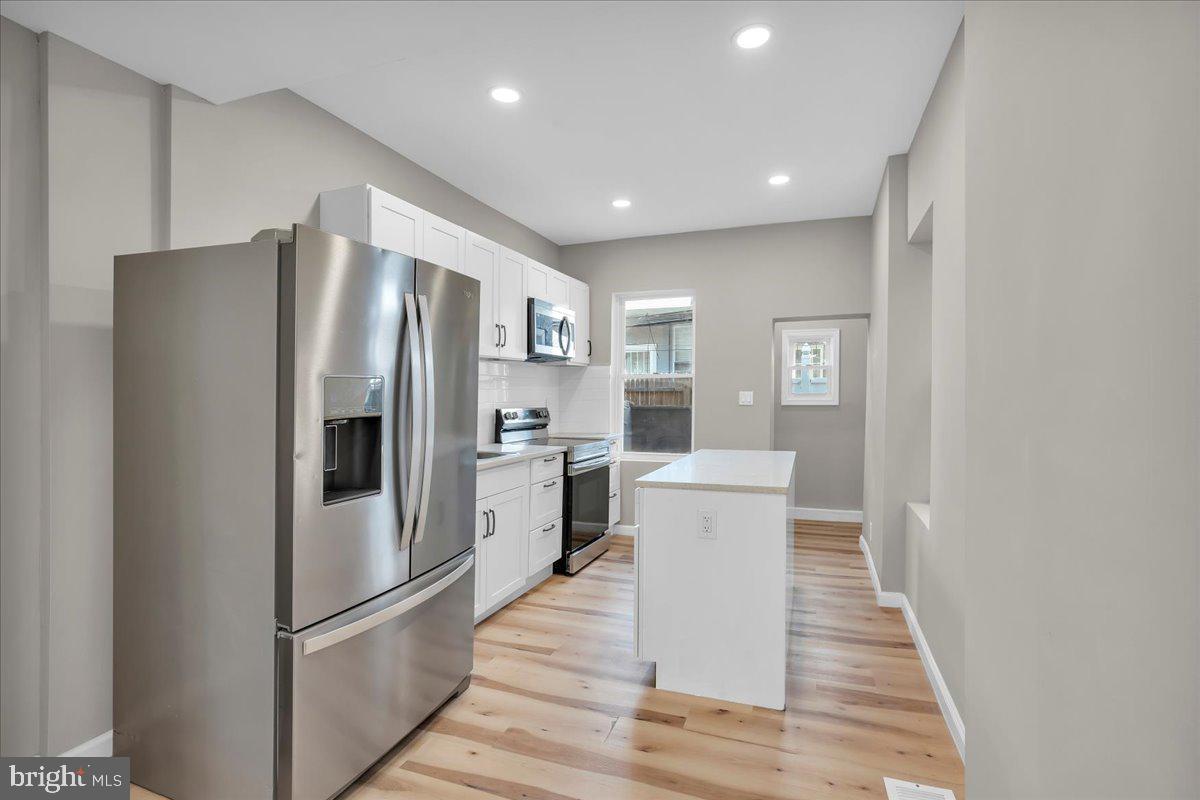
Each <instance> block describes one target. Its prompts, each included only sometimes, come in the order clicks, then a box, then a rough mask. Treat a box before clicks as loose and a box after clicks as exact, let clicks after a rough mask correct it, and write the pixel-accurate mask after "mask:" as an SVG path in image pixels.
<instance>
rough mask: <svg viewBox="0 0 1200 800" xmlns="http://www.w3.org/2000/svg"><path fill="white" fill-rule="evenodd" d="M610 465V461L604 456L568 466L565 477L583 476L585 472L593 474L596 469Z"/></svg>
mask: <svg viewBox="0 0 1200 800" xmlns="http://www.w3.org/2000/svg"><path fill="white" fill-rule="evenodd" d="M610 464H612V459H611V458H609V457H608V456H607V455H605V456H602V457H600V458H594V459H591V460H589V461H582V462H580V463H578V464H571V465H569V466H568V467H567V475H569V476H571V477H574V476H576V475H583V474H584V473H585V472H595V471H596V470H598V469H604V468H606V467H608V466H609V465H610Z"/></svg>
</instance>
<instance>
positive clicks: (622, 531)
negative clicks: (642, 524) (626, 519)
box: [612, 525, 638, 539]
mask: <svg viewBox="0 0 1200 800" xmlns="http://www.w3.org/2000/svg"><path fill="white" fill-rule="evenodd" d="M637 529H638V526H637V525H613V526H612V532H613V535H615V536H631V537H633V538H635V539H636V538H637Z"/></svg>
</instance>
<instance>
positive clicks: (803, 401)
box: [779, 328, 841, 406]
mask: <svg viewBox="0 0 1200 800" xmlns="http://www.w3.org/2000/svg"><path fill="white" fill-rule="evenodd" d="M840 338H841V331H839V330H838V329H837V328H828V329H823V330H785V331H784V332H783V358H782V359H781V360H782V362H783V363H782V365H781V366H782V374H781V375H780V381H779V402H780V404H781V405H785V406H836V405H837V404H838V364H839V361H838V344H839V340H840Z"/></svg>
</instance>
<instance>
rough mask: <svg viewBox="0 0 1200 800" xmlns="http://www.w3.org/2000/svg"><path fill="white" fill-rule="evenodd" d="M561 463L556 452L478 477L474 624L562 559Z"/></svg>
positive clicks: (483, 472) (562, 478) (559, 455)
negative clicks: (530, 580)
mask: <svg viewBox="0 0 1200 800" xmlns="http://www.w3.org/2000/svg"><path fill="white" fill-rule="evenodd" d="M563 462H564V457H563V454H562V453H558V454H557V455H551V456H544V457H543V456H539V457H537V458H534V459H532V460H531V461H522V462H518V463H516V464H509V465H505V466H503V467H496V468H493V469H487V470H483V471H481V472H480V473H479V474H478V479H477V480H476V492H477V494H476V498H477V499H476V501H475V619H476V620H478V619H479V618H480V617H482V616H483V615H485V614H488V613H489V612H491V611H494V610H495V609H496V608H498V607H499V606H500V605H502V604H503V603H505V602H508V601H509V600H511V599H512V598H514V597H515V596H516V595H518V594H520V592H521V590H522V589H524V588H528V587H529V586H531V585H532V584H531V583H529V579H530V578H533V577H534V576H535V575H536V574H537V573H539V572H541V571H543V570H545V569H546V568H547V567H549V566H550V565H551V564H553V563H554V562H555V561H557V560H558V559H559V558H560V557H561V556H562V524H563V523H562V514H563V486H564V483H565V478H564V477H563ZM543 577H544V576H543Z"/></svg>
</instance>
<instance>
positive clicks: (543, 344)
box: [525, 297, 575, 361]
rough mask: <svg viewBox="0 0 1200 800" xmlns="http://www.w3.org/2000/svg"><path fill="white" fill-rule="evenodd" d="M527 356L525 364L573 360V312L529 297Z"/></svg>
mask: <svg viewBox="0 0 1200 800" xmlns="http://www.w3.org/2000/svg"><path fill="white" fill-rule="evenodd" d="M526 330H528V332H529V343H528V344H529V354H528V355H527V356H526V358H525V360H526V361H567V360H569V359H572V358H574V357H575V312H574V311H572V310H571V309H569V308H567V307H566V306H559V305H555V304H554V303H551V302H550V301H548V300H539V299H538V298H536V297H531V298H529V324H528V325H527V326H526Z"/></svg>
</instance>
